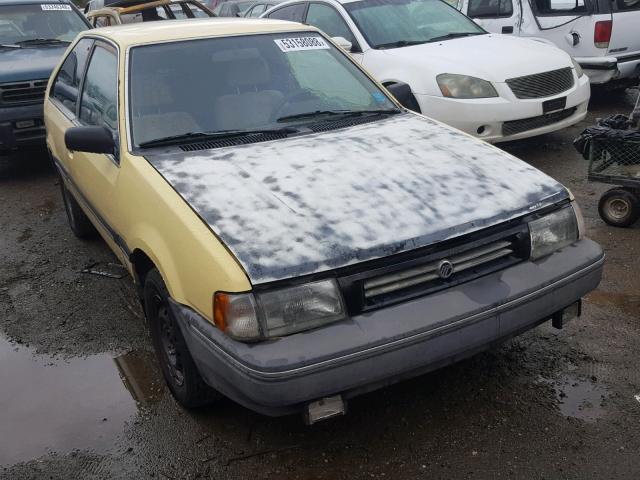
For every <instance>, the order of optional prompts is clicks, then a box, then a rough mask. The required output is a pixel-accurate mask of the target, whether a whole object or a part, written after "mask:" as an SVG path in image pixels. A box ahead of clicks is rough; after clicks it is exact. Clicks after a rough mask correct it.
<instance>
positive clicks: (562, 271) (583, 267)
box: [172, 240, 604, 415]
mask: <svg viewBox="0 0 640 480" xmlns="http://www.w3.org/2000/svg"><path fill="white" fill-rule="evenodd" d="M603 263H604V255H603V253H602V250H601V249H600V247H599V246H598V245H597V244H596V243H594V242H592V241H590V240H581V241H579V242H577V243H575V244H574V245H572V246H569V247H566V248H564V249H563V250H561V251H558V252H556V253H554V254H553V255H551V256H549V257H547V258H545V259H542V260H540V261H537V262H529V261H527V262H523V263H520V264H517V265H515V266H513V267H510V268H508V269H506V270H503V271H500V272H496V273H493V274H490V275H486V276H484V277H481V278H478V279H476V280H473V281H471V282H468V283H465V284H462V285H458V286H456V287H454V288H451V289H448V290H444V291H440V292H437V293H435V294H433V295H429V296H426V297H422V298H419V299H416V300H412V301H409V302H406V303H402V304H399V305H394V306H392V307H388V308H384V309H381V310H377V311H374V312H371V313H368V314H366V315H360V316H357V317H353V318H351V319H349V320H348V321H343V322H338V323H335V324H333V325H328V326H326V327H323V328H319V329H316V330H312V331H309V332H303V333H298V334H295V335H291V336H288V337H283V338H280V339H277V340H273V341H269V342H262V343H256V344H246V343H241V342H236V341H234V340H231V339H230V338H228V337H227V336H226V335H224V334H223V333H222V332H220V331H219V330H218V329H217V328H215V327H213V326H212V325H211V324H210V323H209V322H208V321H207V320H206V319H204V318H203V317H201V316H200V315H198V314H197V313H195V312H194V311H193V310H191V309H189V308H188V307H185V306H182V305H178V304H175V303H174V304H173V305H172V306H173V312H174V314H175V316H176V318H177V319H178V321H179V323H180V325H181V329H182V332H183V334H184V337H185V339H186V341H187V344H188V345H189V349H190V352H191V354H192V356H193V358H194V360H195V361H196V364H197V365H198V368H199V370H200V372H201V374H202V375H203V377H204V378H205V380H206V381H207V383H209V384H210V385H211V386H212V387H214V388H215V389H217V390H219V391H220V392H222V393H223V394H225V395H226V396H228V397H230V398H232V399H233V400H235V401H237V402H238V403H240V404H243V405H245V406H246V407H248V408H251V409H252V410H256V411H258V412H261V413H264V414H267V415H281V414H287V413H293V412H295V411H299V410H301V409H302V407H303V405H304V404H305V403H307V402H309V401H313V400H315V399H318V398H321V397H326V396H331V395H335V394H342V395H343V396H344V397H345V398H349V397H352V396H355V395H357V394H360V393H363V392H365V391H369V390H373V389H375V388H379V387H381V386H384V385H388V384H391V383H395V382H397V381H399V380H402V379H405V378H409V377H413V376H416V375H419V374H421V373H425V372H427V371H430V370H434V369H436V368H439V367H441V366H443V365H446V364H449V363H453V362H455V361H458V360H460V359H462V358H464V357H467V356H469V355H472V354H474V353H476V352H478V351H481V350H483V349H485V348H487V347H489V346H491V345H492V344H495V343H498V342H501V341H503V340H505V339H507V338H509V337H512V336H514V335H517V334H519V333H522V332H523V331H526V330H528V329H530V328H533V327H535V326H536V325H538V324H540V323H542V322H543V321H545V320H547V319H549V318H550V316H551V315H552V314H554V313H555V312H558V311H560V310H562V309H563V308H565V307H567V306H568V305H571V304H572V303H574V302H575V301H577V300H578V299H580V298H581V297H582V296H583V295H585V294H587V293H588V292H590V291H591V290H593V289H594V288H595V287H596V286H597V285H598V283H599V282H600V278H601V276H602V265H603Z"/></svg>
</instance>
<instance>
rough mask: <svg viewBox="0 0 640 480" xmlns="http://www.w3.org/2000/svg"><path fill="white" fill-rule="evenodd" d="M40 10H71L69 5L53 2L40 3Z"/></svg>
mask: <svg viewBox="0 0 640 480" xmlns="http://www.w3.org/2000/svg"><path fill="white" fill-rule="evenodd" d="M40 8H42V10H45V11H47V10H71V5H61V4H55V3H42V4H40Z"/></svg>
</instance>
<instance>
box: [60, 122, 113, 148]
mask: <svg viewBox="0 0 640 480" xmlns="http://www.w3.org/2000/svg"><path fill="white" fill-rule="evenodd" d="M64 144H65V145H66V146H67V149H69V150H71V151H74V152H88V153H104V154H109V155H113V153H114V151H115V146H116V142H115V140H114V139H113V134H112V133H111V131H110V130H109V129H108V128H107V127H71V128H69V129H67V131H66V132H64Z"/></svg>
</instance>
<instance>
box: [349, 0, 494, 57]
mask: <svg viewBox="0 0 640 480" xmlns="http://www.w3.org/2000/svg"><path fill="white" fill-rule="evenodd" d="M344 7H345V8H346V9H347V11H348V12H349V15H351V18H352V19H353V21H354V22H355V23H356V25H357V26H358V28H359V29H360V31H361V32H362V34H363V35H364V37H365V39H366V40H367V42H368V43H369V45H371V47H373V48H397V47H404V46H408V45H418V44H421V43H427V42H435V41H440V40H450V39H452V38H459V37H466V36H471V35H481V34H484V33H486V32H485V31H484V30H483V29H482V28H481V27H479V26H478V25H476V24H475V23H474V22H473V21H472V20H471V19H469V18H467V17H466V16H464V15H463V14H462V13H460V12H459V11H457V10H456V9H455V8H453V7H451V6H450V5H448V4H446V3H445V2H442V1H441V0H363V1H358V2H351V3H345V4H344Z"/></svg>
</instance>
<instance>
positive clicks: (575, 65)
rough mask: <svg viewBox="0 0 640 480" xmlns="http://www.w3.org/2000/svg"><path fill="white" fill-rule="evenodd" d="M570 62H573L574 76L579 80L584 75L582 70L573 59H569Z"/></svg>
mask: <svg viewBox="0 0 640 480" xmlns="http://www.w3.org/2000/svg"><path fill="white" fill-rule="evenodd" d="M571 61H572V62H573V68H575V69H576V74H577V75H578V78H581V77H582V76H583V75H584V70H582V66H581V65H580V64H579V63H578V62H576V61H575V60H574V59H573V58H571Z"/></svg>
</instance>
